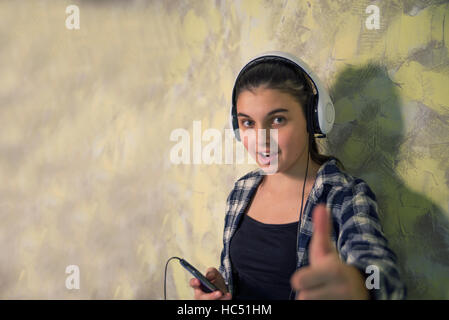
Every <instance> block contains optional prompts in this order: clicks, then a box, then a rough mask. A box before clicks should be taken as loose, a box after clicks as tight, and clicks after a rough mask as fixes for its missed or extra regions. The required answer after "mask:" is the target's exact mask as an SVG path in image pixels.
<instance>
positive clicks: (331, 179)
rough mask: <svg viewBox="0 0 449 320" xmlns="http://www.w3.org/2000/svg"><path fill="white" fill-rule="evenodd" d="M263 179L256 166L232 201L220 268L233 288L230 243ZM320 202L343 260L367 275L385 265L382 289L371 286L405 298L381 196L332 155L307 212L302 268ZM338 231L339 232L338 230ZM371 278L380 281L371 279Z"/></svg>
mask: <svg viewBox="0 0 449 320" xmlns="http://www.w3.org/2000/svg"><path fill="white" fill-rule="evenodd" d="M262 179H263V172H262V170H261V169H260V168H257V169H256V170H253V171H251V172H249V173H247V174H246V175H244V176H243V177H241V178H240V179H238V180H237V181H236V182H235V185H234V188H233V190H232V191H231V193H230V194H229V196H228V198H227V200H226V216H225V225H224V233H223V250H222V252H221V258H220V260H221V261H220V268H219V271H220V273H221V274H222V276H223V278H224V279H225V282H226V285H227V286H228V290H229V292H231V293H233V292H234V288H233V281H232V280H233V279H232V263H231V259H230V254H229V252H230V242H231V238H232V236H233V235H234V233H235V231H236V229H237V227H238V225H239V222H240V219H241V217H242V215H243V214H244V212H246V210H247V207H248V204H249V203H250V202H251V199H252V198H253V196H254V195H255V191H256V190H257V187H258V186H259V183H260V182H261V180H262ZM319 203H325V204H326V207H327V208H328V209H329V210H330V212H331V213H332V225H333V228H332V229H333V230H332V235H331V239H332V242H333V244H334V246H335V248H336V249H337V251H338V254H339V256H340V259H341V260H342V261H343V262H345V263H346V264H348V265H352V266H354V267H356V268H357V269H358V270H359V271H360V272H361V274H362V275H363V276H364V277H365V278H366V277H369V276H370V275H371V274H373V275H374V273H373V271H372V269H366V268H367V267H368V266H369V265H374V266H377V268H378V270H379V275H380V277H379V289H376V288H373V289H371V290H370V295H371V298H372V299H405V297H406V293H407V289H406V287H405V285H404V284H403V282H402V281H401V279H400V274H399V270H398V268H397V257H396V255H395V253H394V252H393V251H392V250H391V249H390V248H389V246H388V240H387V239H386V237H385V235H384V233H383V229H382V226H381V223H380V220H379V216H378V206H377V202H376V196H375V195H374V193H373V192H372V191H371V189H370V188H369V186H368V185H367V184H366V182H365V181H363V180H362V179H359V178H356V177H353V176H350V175H348V174H347V173H345V172H343V171H340V169H339V168H338V167H337V165H336V160H335V159H334V158H331V159H330V160H329V161H327V162H326V163H324V164H323V165H322V166H321V167H320V169H319V170H318V172H317V176H316V180H315V184H314V186H313V188H312V190H311V192H310V194H309V197H308V200H307V202H306V204H305V207H304V209H303V210H304V211H303V218H302V221H301V226H300V232H299V236H298V237H299V239H298V248H297V265H296V267H297V269H298V268H301V267H303V266H306V265H308V264H309V263H308V245H309V241H310V240H311V236H312V230H313V224H312V211H313V209H314V207H315V206H316V205H317V204H319ZM337 234H338V237H336V235H337ZM368 283H375V282H372V281H371V278H370V280H369V281H368Z"/></svg>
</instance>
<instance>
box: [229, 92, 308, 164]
mask: <svg viewBox="0 0 449 320" xmlns="http://www.w3.org/2000/svg"><path fill="white" fill-rule="evenodd" d="M237 117H238V121H239V129H240V137H241V140H242V142H243V145H244V146H245V148H246V149H247V150H248V153H249V154H250V155H251V156H252V157H253V158H254V159H256V162H257V163H258V165H259V166H260V167H261V168H262V169H265V168H268V167H270V163H271V164H273V163H274V164H275V165H276V166H277V170H276V171H277V172H286V171H287V170H289V169H290V168H293V165H295V164H297V162H298V160H300V159H303V158H304V155H306V154H307V137H308V133H307V123H306V119H305V117H304V114H303V111H302V108H301V106H300V104H299V103H298V102H297V101H296V100H295V99H294V98H293V97H292V96H291V95H290V94H287V93H284V92H281V91H279V90H275V89H267V88H264V87H258V88H257V89H255V90H254V93H253V92H251V91H249V90H245V91H243V92H241V93H240V94H239V96H238V99H237ZM258 129H265V135H263V131H258ZM270 129H277V140H276V138H275V135H273V134H272V138H271V143H270ZM249 137H254V139H250V138H249ZM276 143H277V150H275V149H276ZM270 147H271V149H270ZM261 152H270V153H271V155H272V156H270V157H268V159H266V158H265V159H264V156H263V155H262V154H261ZM276 153H277V155H276ZM276 159H277V163H276ZM271 167H272V166H271Z"/></svg>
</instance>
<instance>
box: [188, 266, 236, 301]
mask: <svg viewBox="0 0 449 320" xmlns="http://www.w3.org/2000/svg"><path fill="white" fill-rule="evenodd" d="M205 277H206V278H207V279H208V280H209V281H210V282H212V283H213V284H214V285H215V286H216V287H217V288H219V289H220V290H215V291H214V292H210V293H206V292H204V291H203V290H201V282H200V280H198V279H197V278H192V279H190V283H189V284H190V286H191V287H192V288H193V292H194V295H195V300H231V299H232V295H231V294H230V293H229V292H228V290H227V288H226V284H225V281H224V279H223V277H222V276H221V273H220V272H219V271H218V270H217V269H215V268H212V267H211V268H208V269H207V270H206V275H205Z"/></svg>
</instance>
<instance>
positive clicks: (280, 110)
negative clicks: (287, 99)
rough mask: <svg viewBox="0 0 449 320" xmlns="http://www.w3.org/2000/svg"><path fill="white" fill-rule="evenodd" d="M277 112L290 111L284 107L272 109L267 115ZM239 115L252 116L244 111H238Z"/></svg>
mask: <svg viewBox="0 0 449 320" xmlns="http://www.w3.org/2000/svg"><path fill="white" fill-rule="evenodd" d="M277 112H288V110H287V109H284V108H279V109H275V110H272V111H270V112H268V113H267V116H269V115H272V114H273V113H277ZM238 116H243V117H247V118H251V117H250V116H249V115H247V114H244V113H241V112H239V113H237V117H238Z"/></svg>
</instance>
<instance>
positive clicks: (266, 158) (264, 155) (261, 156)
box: [257, 152, 279, 164]
mask: <svg viewBox="0 0 449 320" xmlns="http://www.w3.org/2000/svg"><path fill="white" fill-rule="evenodd" d="M278 154H279V152H276V153H269V152H258V153H257V159H258V160H259V162H260V163H262V164H269V163H270V162H272V161H273V160H274V159H275V158H276V157H277V156H278Z"/></svg>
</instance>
